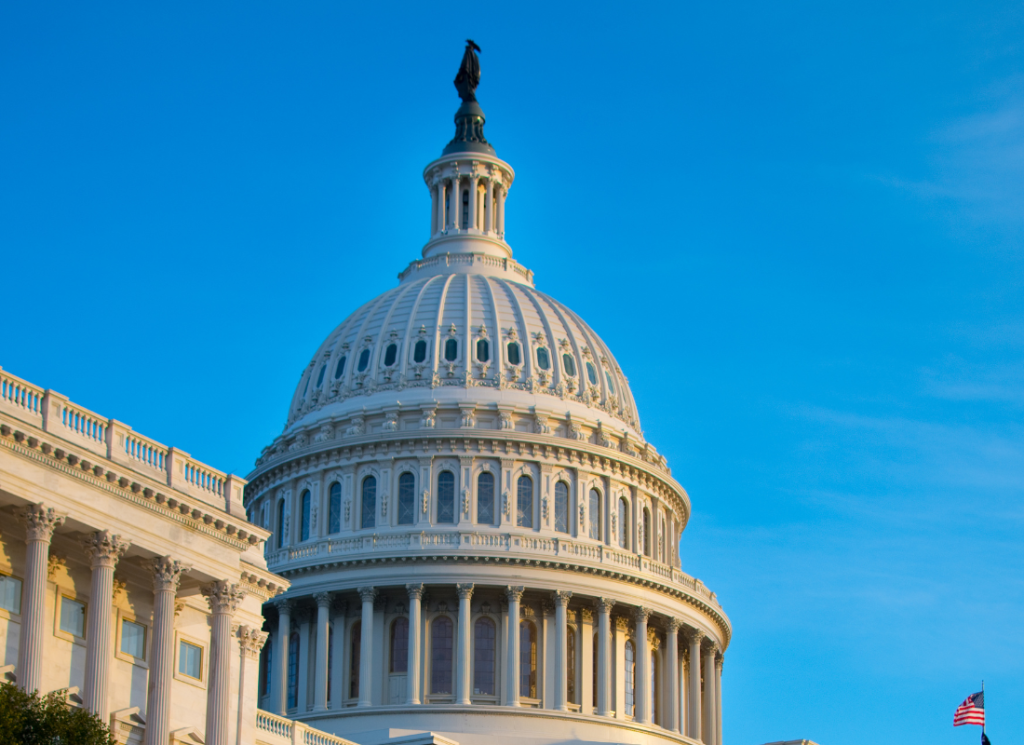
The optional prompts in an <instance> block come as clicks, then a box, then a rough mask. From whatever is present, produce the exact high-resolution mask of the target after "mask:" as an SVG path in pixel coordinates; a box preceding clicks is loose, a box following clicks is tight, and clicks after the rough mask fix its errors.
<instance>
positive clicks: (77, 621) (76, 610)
mask: <svg viewBox="0 0 1024 745" xmlns="http://www.w3.org/2000/svg"><path fill="white" fill-rule="evenodd" d="M60 630H61V631H63V632H65V633H67V634H71V635H72V636H77V637H78V638H79V639H84V638H85V605H84V604H83V603H79V602H77V601H75V600H72V599H71V598H68V597H62V598H61V599H60Z"/></svg>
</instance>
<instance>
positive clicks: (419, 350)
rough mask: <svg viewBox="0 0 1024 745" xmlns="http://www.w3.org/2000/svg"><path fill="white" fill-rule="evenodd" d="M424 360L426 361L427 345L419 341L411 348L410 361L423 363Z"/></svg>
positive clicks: (421, 340)
mask: <svg viewBox="0 0 1024 745" xmlns="http://www.w3.org/2000/svg"><path fill="white" fill-rule="evenodd" d="M425 359H427V343H426V342H425V341H424V340H423V339H420V340H419V341H418V342H416V346H415V347H414V348H413V353H412V361H413V362H423V361H424V360H425Z"/></svg>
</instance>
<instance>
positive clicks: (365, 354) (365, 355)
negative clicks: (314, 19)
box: [359, 349, 370, 372]
mask: <svg viewBox="0 0 1024 745" xmlns="http://www.w3.org/2000/svg"><path fill="white" fill-rule="evenodd" d="M369 364H370V350H369V349H364V350H363V351H362V352H361V353H360V354H359V372H362V371H363V370H365V369H366V368H367V366H368V365H369Z"/></svg>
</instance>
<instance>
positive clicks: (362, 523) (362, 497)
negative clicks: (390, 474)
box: [359, 473, 378, 530]
mask: <svg viewBox="0 0 1024 745" xmlns="http://www.w3.org/2000/svg"><path fill="white" fill-rule="evenodd" d="M370 479H373V513H372V520H371V522H370V524H369V525H367V524H366V482H367V481H369V480H370ZM377 492H378V489H377V474H375V473H367V474H364V475H363V477H362V478H361V479H360V480H359V529H360V530H376V529H377V496H378V495H377Z"/></svg>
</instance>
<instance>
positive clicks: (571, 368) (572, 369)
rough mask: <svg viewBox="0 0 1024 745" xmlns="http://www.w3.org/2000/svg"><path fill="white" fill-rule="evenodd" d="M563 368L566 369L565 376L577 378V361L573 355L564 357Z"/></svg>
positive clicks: (564, 355)
mask: <svg viewBox="0 0 1024 745" xmlns="http://www.w3.org/2000/svg"><path fill="white" fill-rule="evenodd" d="M562 366H563V367H564V368H565V374H566V375H571V376H573V377H575V376H576V360H574V359H573V358H572V355H571V354H563V355H562Z"/></svg>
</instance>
